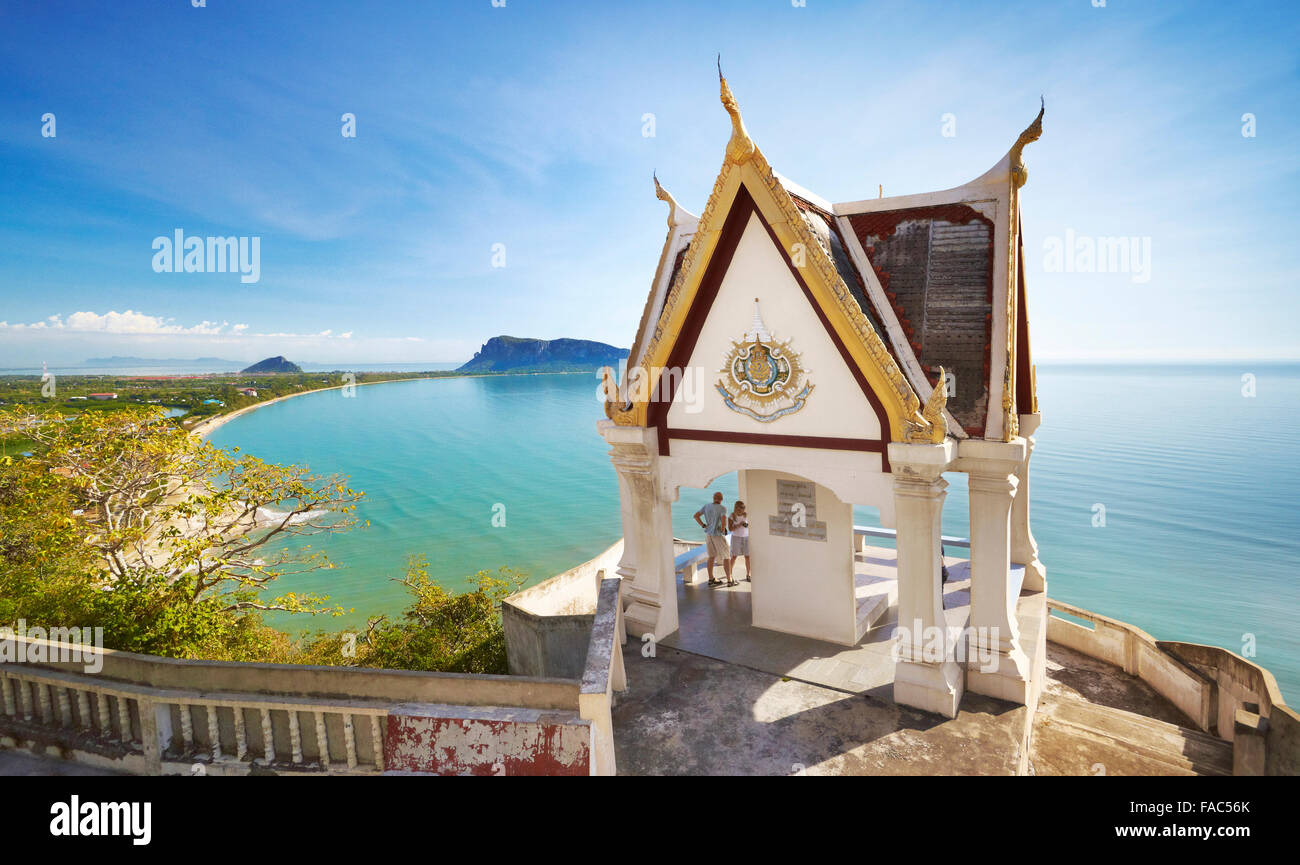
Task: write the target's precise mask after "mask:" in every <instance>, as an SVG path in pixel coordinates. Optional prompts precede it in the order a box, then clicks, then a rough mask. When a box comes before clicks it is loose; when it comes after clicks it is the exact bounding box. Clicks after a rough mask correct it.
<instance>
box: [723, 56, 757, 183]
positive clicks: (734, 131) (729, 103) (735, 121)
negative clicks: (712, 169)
mask: <svg viewBox="0 0 1300 865" xmlns="http://www.w3.org/2000/svg"><path fill="white" fill-rule="evenodd" d="M718 81H719V83H720V84H721V86H722V107H723V108H725V109H727V113H728V114H730V115H731V140H730V141H728V142H727V161H728V162H735V163H741V162H744V161H745V160H746V159H748V158H749V157H751V156H753V155H754V149H755V148H754V142H753V141H752V140H751V139H750V137H749V133H748V132H746V131H745V121H743V120H741V119H740V105H739V104H738V103H737V102H736V97H735V96H734V95H733V94H732V92H731V88H730V87H729V86H727V78H726V76H724V75H723V74H722V55H721V54H719V55H718Z"/></svg>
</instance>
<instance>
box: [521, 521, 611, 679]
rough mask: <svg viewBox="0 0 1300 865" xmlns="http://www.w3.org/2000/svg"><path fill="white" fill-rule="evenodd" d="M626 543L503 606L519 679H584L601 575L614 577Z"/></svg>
mask: <svg viewBox="0 0 1300 865" xmlns="http://www.w3.org/2000/svg"><path fill="white" fill-rule="evenodd" d="M622 557H623V541H622V539H619V541H618V542H617V543H615V544H614V545H613V546H611V547H610V548H609V549H607V550H605V551H604V552H603V553H601V554H600V555H599V556H596V557H595V558H594V559H591V560H590V561H587V562H583V563H582V564H581V565H578V566H577V567H576V568H571V569H569V570H567V571H565V572H564V573H562V574H557V575H556V576H554V577H551V578H550V579H549V580H545V581H543V582H540V583H538V584H537V585H535V586H529V587H528V588H526V589H524V590H523V591H520V592H516V593H515V594H513V595H511V596H510V597H508V598H506V599H505V600H504V601H503V602H502V603H501V623H502V627H503V628H504V629H505V636H506V659H507V662H508V663H509V665H510V672H511V674H512V675H516V676H540V677H552V678H564V679H578V678H581V677H582V672H583V668H584V667H585V665H586V662H587V644H588V643H589V642H590V640H591V623H592V619H593V618H594V617H595V613H596V586H597V583H598V582H599V579H600V576H601V574H606V575H609V576H614V574H615V571H616V570H617V568H618V562H619V559H621V558H622Z"/></svg>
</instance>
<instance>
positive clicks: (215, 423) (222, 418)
mask: <svg viewBox="0 0 1300 865" xmlns="http://www.w3.org/2000/svg"><path fill="white" fill-rule="evenodd" d="M515 375H585V372H496V373H482V372H467V373H465V374H463V375H438V376H432V375H431V376H426V377H424V378H386V379H384V380H382V381H359V382H356V383H355V384H353V385H346V384H334V385H330V386H329V387H315V388H312V389H311V390H303V391H299V392H298V393H289V394H285V395H284V396H277V397H276V398H275V399H268V400H266V401H264V402H259V403H255V404H253V405H248V406H244V407H243V408H241V409H237V410H236V411H232V412H229V413H227V414H219V415H215V416H214V417H210V418H208V419H207V420H204V421H199V422H198V423H196V424H195V425H194V426H193V427H192V428H191V429H190V435H194V436H198V437H199V438H205V437H206V436H208V435H209V434H210V433H211V432H212V431H213V430H215V429H219V428H221V427H222V426H225V425H226V424H227V423H229V422H230V421H232V420H234V419H235V418H237V417H240V416H242V415H245V414H249V413H251V412H254V411H257V410H258V409H259V408H263V407H264V406H268V405H273V404H275V403H277V402H284V401H285V400H287V399H293V398H294V397H297V396H306V395H307V394H309V393H324V392H325V391H328V390H339V389H340V388H344V387H365V386H367V385H372V384H396V383H398V382H403V381H436V380H438V379H445V378H487V377H489V376H500V377H502V378H506V377H509V376H515Z"/></svg>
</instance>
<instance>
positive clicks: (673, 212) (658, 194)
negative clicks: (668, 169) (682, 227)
mask: <svg viewBox="0 0 1300 865" xmlns="http://www.w3.org/2000/svg"><path fill="white" fill-rule="evenodd" d="M651 177H653V178H654V182H655V198H657V199H659V200H660V201H666V202H667V203H668V227H669V228H676V227H677V200H676V199H674V198H673V197H672V195H670V194H669V193H668V190H667V189H664V188H663V187H662V186H660V185H659V175H658V174H652V175H651Z"/></svg>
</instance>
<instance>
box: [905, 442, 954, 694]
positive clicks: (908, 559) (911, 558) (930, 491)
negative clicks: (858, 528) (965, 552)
mask: <svg viewBox="0 0 1300 865" xmlns="http://www.w3.org/2000/svg"><path fill="white" fill-rule="evenodd" d="M952 456H953V444H952V442H951V440H949V441H945V442H944V443H943V444H936V445H909V444H901V443H891V444H890V445H889V461H890V463H891V464H892V466H893V476H894V508H895V516H896V518H897V525H898V636H897V641H896V643H895V645H894V650H895V659H896V664H895V668H894V701H895V702H896V703H901V704H903V705H907V706H914V707H916V708H918V709H924V710H925V711H927V712H936V713H938V714H940V715H943V716H945V717H948V718H955V717H956V716H957V708H958V706H959V705H960V703H961V697H962V692H963V690H964V688H965V682H964V676H963V670H962V669H961V667H960V666H959V665H958V664H957V661H956V644H955V635H954V634H953V633H952V632H951V631H950V630H949V628H948V624H947V620H946V619H945V618H944V612H943V578H942V576H941V574H940V566H941V564H942V561H941V558H940V553H939V544H940V538H941V535H942V530H941V529H942V517H943V500H944V498H945V497H946V496H947V493H946V490H947V488H948V482H947V481H945V480H944V479H943V477H942V475H943V471H944V469H945V468H947V467H948V466H949V464H950V463H951V462H952Z"/></svg>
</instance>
